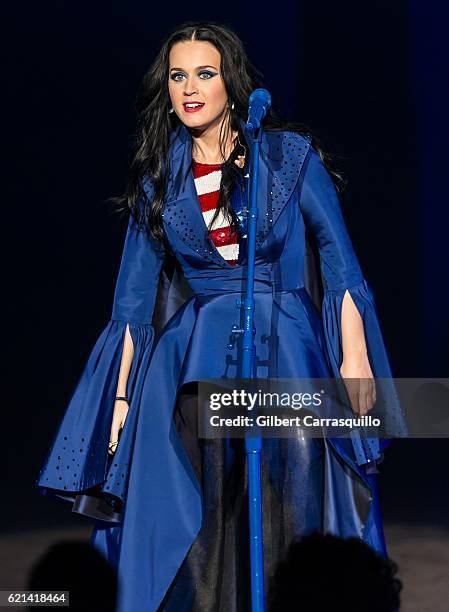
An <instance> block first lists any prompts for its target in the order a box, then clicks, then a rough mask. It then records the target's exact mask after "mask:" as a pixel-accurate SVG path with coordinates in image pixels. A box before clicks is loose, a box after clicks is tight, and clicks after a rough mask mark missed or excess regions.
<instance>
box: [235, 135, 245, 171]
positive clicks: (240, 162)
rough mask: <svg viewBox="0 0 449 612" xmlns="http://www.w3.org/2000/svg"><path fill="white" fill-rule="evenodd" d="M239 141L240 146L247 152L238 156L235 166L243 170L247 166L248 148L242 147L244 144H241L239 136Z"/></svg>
mask: <svg viewBox="0 0 449 612" xmlns="http://www.w3.org/2000/svg"><path fill="white" fill-rule="evenodd" d="M237 140H238V142H239V145H240V146H241V147H242V148H243V149H244V151H245V152H244V154H243V155H237V159H234V164H235V165H236V166H238V167H239V168H243V166H244V165H245V155H246V147H245V146H244V145H242V143H241V142H240V138H239V137H238V136H237Z"/></svg>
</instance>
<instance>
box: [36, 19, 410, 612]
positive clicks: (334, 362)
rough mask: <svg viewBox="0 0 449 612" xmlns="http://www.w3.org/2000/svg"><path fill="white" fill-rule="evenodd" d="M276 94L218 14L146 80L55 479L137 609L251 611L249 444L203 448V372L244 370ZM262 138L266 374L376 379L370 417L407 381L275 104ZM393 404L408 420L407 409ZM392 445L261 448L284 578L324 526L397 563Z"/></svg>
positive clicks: (317, 181)
mask: <svg viewBox="0 0 449 612" xmlns="http://www.w3.org/2000/svg"><path fill="white" fill-rule="evenodd" d="M260 86H262V84H261V82H260V81H259V80H258V78H257V77H256V71H255V69H254V68H253V67H252V66H251V64H250V62H249V61H248V59H247V57H246V55H245V52H244V49H243V47H242V43H241V41H240V40H239V39H238V38H237V36H236V35H235V34H234V33H233V32H232V31H231V30H229V28H227V27H224V26H221V25H217V24H203V23H199V24H196V23H194V24H192V23H188V24H186V25H183V26H182V27H180V28H179V29H178V30H176V31H175V32H174V33H172V34H171V35H170V37H169V38H168V40H167V41H166V42H165V43H164V44H163V46H162V49H161V51H160V53H159V55H158V57H157V58H156V60H155V62H154V64H153V65H152V67H151V68H150V70H149V71H148V73H147V74H146V75H145V77H144V80H143V87H142V91H141V94H140V96H139V99H138V113H139V117H138V118H139V123H138V133H137V142H136V152H135V155H134V158H133V163H132V166H131V177H130V183H129V189H128V192H127V194H126V196H125V197H124V198H123V199H122V200H120V199H119V202H125V203H126V207H127V208H128V209H129V211H130V213H131V214H130V217H129V225H128V231H127V235H126V239H125V245H124V250H123V256H122V262H121V267H120V271H119V275H118V279H117V285H116V289H115V295H114V303H113V308H112V316H111V320H110V321H109V323H108V324H107V325H106V327H105V329H104V330H103V332H102V333H101V335H100V337H99V338H98V340H97V342H96V344H95V346H94V348H93V350H92V353H91V355H90V357H89V360H88V362H87V365H86V368H85V370H84V372H83V374H82V376H81V379H80V381H79V383H78V386H77V388H76V390H75V392H74V395H73V397H72V399H71V402H70V405H69V407H68V409H67V411H66V413H65V415H64V419H63V421H62V423H61V426H60V429H59V431H58V433H57V435H56V437H55V440H54V442H53V446H52V448H51V450H50V452H49V455H48V458H47V461H46V464H45V466H44V468H43V470H41V474H40V477H39V479H38V486H39V487H40V490H41V492H42V493H45V494H51V495H56V496H59V497H63V498H66V499H69V500H74V506H73V510H74V511H77V512H82V513H85V514H87V515H89V516H93V517H95V518H96V519H97V522H96V524H95V528H94V530H93V533H92V540H91V541H92V543H93V544H94V545H95V546H96V547H97V548H98V549H99V550H101V551H102V552H103V554H104V555H105V556H106V558H108V559H109V560H110V561H111V562H112V563H113V564H114V566H115V567H116V569H117V571H118V574H119V580H120V586H121V591H120V602H119V610H120V612H138V611H139V612H140V610H146V611H151V610H157V609H159V610H176V611H179V610H201V611H202V612H204V611H206V610H226V611H232V610H235V611H237V610H247V609H250V590H249V580H250V578H249V558H248V524H247V498H246V484H247V483H246V471H245V452H244V441H243V440H241V439H225V438H221V439H203V438H198V436H197V431H196V411H195V408H196V403H195V399H196V390H197V387H196V385H197V381H200V380H205V379H206V380H207V379H218V378H229V379H233V378H235V377H237V376H239V374H240V373H241V372H240V366H241V363H240V358H239V349H240V345H239V342H236V343H234V344H233V343H232V342H231V345H230V344H229V340H230V335H231V331H232V326H233V324H235V323H238V322H239V319H238V318H237V317H238V316H239V311H238V310H237V308H236V298H238V297H242V291H243V290H244V279H245V263H246V227H245V217H244V214H243V213H242V202H244V198H245V195H246V193H247V192H246V178H245V177H246V175H247V171H248V168H249V150H248V143H247V142H246V140H245V138H244V129H243V128H244V124H245V119H246V116H247V110H248V98H249V95H250V93H251V92H252V90H253V89H254V88H256V87H260ZM263 127H264V130H263V134H262V142H261V151H260V160H259V164H260V167H259V181H258V194H257V195H258V198H257V201H258V207H259V215H258V219H257V235H256V267H255V285H254V290H255V313H254V317H255V327H256V335H255V343H256V367H255V375H256V376H257V377H258V378H327V377H335V378H340V377H342V378H343V379H344V380H347V379H363V381H361V382H363V383H364V384H360V385H359V387H358V388H357V391H356V393H355V394H354V393H353V392H352V391H351V393H350V397H351V406H352V408H353V410H354V412H355V413H357V414H360V415H365V414H367V413H368V412H369V411H370V410H371V409H372V408H373V406H374V404H375V402H376V399H377V398H376V387H375V385H374V376H375V377H391V372H390V368H389V363H388V358H387V354H386V352H385V347H384V343H383V339H382V334H381V331H380V328H379V324H378V318H377V312H376V307H375V303H374V298H373V296H372V292H371V290H370V288H369V285H368V284H367V281H366V280H365V278H364V277H363V275H362V272H361V269H360V266H359V264H358V261H357V258H356V255H355V253H354V250H353V247H352V244H351V242H350V239H349V237H348V234H347V231H346V228H345V224H344V220H343V217H342V214H341V210H340V206H339V202H338V198H337V195H336V190H335V187H334V184H333V181H332V178H331V175H330V173H329V172H328V170H327V169H326V167H325V165H324V163H323V156H322V154H320V152H319V149H318V146H317V145H316V143H315V141H314V140H311V139H310V137H309V136H308V135H307V133H306V132H305V131H304V130H303V129H302V128H301V126H300V125H298V124H286V123H282V122H281V121H280V120H279V119H277V118H276V117H275V115H274V114H273V112H272V111H271V110H270V111H269V113H268V114H267V116H266V117H265V119H264V121H263ZM309 243H310V249H313V248H314V247H316V248H317V249H318V252H319V256H320V264H321V276H322V279H323V281H324V295H323V296H322V301H321V299H320V294H319V292H318V293H317V286H318V285H317V284H316V283H315V284H314V282H313V280H314V279H317V278H318V277H317V275H316V274H314V269H313V265H312V264H313V258H312V259H311V258H310V253H311V252H312V253H313V250H311V251H310V250H309ZM318 288H319V287H318ZM314 300H316V301H317V302H316V303H317V304H318V306H319V309H321V314H322V318H321V317H320V312H319V309H317V307H316V305H315V303H314ZM231 336H232V335H231ZM348 390H349V385H348ZM384 409H385V413H386V415H387V416H388V417H389V418H390V420H391V419H393V420H394V419H396V422H400V419H401V413H400V407H399V406H398V405H397V404H396V403H395V401H394V398H390V401H388V402H387V404H386V407H385V408H384ZM384 446H385V441H380V440H379V439H378V438H373V437H371V438H367V437H365V436H362V435H361V434H354V436H353V437H351V438H350V439H349V438H335V439H333V438H324V439H315V438H310V437H309V438H307V437H304V436H298V437H296V438H264V439H263V447H262V487H263V520H264V525H263V528H264V564H265V576H266V584H267V585H268V582H269V577H270V576H271V575H272V573H273V570H274V567H275V564H276V563H277V561H278V560H279V559H280V558H281V557H282V555H283V553H284V552H285V550H286V548H287V546H288V544H289V542H290V541H291V538H292V537H293V536H295V535H301V534H305V533H307V532H310V531H313V530H322V531H330V532H332V533H334V534H336V535H340V536H342V537H347V536H357V537H359V538H361V539H363V540H364V541H365V542H367V543H368V544H369V545H370V546H372V547H373V548H374V549H375V550H377V551H379V552H381V553H382V554H384V555H385V554H386V551H385V543H384V539H383V533H382V524H381V518H380V514H379V507H378V499H377V492H376V482H375V472H376V471H377V467H376V465H377V463H379V462H380V461H381V460H382V458H383V452H382V451H383V447H384Z"/></svg>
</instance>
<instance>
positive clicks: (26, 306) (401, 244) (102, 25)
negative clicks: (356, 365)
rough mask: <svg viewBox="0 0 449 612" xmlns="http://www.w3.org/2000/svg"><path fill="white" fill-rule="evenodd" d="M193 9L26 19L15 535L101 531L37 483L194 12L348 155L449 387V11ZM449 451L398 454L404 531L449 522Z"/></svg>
mask: <svg viewBox="0 0 449 612" xmlns="http://www.w3.org/2000/svg"><path fill="white" fill-rule="evenodd" d="M194 6H195V7H196V8H195V10H193V9H192V8H191V7H190V6H189V7H187V5H184V4H181V3H180V4H177V3H176V2H171V3H170V6H169V7H168V8H167V10H166V11H165V12H162V11H160V9H159V8H158V7H157V6H155V5H151V4H150V3H148V2H132V1H128V2H126V3H123V2H117V1H115V2H107V3H106V2H101V1H100V2H98V1H97V2H95V3H87V2H78V3H72V2H70V3H69V2H61V1H59V2H46V3H31V2H25V3H21V4H19V5H17V6H15V7H13V6H11V5H9V6H8V8H7V13H6V14H5V25H6V26H7V27H6V30H7V32H6V35H5V36H4V40H5V42H6V50H5V57H6V59H7V63H6V68H5V71H4V72H3V85H4V87H3V98H4V102H6V109H7V110H6V111H5V112H4V119H5V126H4V130H5V132H4V133H5V135H6V139H5V140H4V145H5V146H4V153H5V158H4V162H3V170H4V182H3V184H4V185H6V194H5V198H4V207H3V209H4V211H5V213H6V217H7V220H6V223H5V225H4V236H5V243H6V244H5V246H6V253H5V256H4V263H5V266H4V285H3V296H4V301H5V302H6V307H7V315H6V317H5V319H4V321H5V329H4V331H5V333H6V337H7V344H6V346H7V347H8V348H7V355H6V358H7V359H6V361H7V366H6V368H5V369H4V372H5V374H6V375H5V383H6V384H5V385H4V389H3V390H4V395H3V410H2V415H3V422H2V432H3V444H4V448H5V449H6V459H7V464H5V466H6V465H7V467H6V469H5V470H4V473H3V479H2V480H3V494H4V500H5V501H4V503H3V504H1V518H2V521H1V529H2V530H4V531H8V530H13V529H22V530H23V529H32V528H34V527H37V526H50V525H54V524H64V523H65V524H72V523H73V522H76V521H78V522H85V521H86V520H87V519H86V518H85V517H80V516H79V515H75V514H72V513H71V512H70V504H68V503H66V502H62V501H56V500H49V499H45V498H43V497H42V496H41V495H40V494H39V493H38V491H37V489H36V488H35V487H34V483H35V480H36V479H37V477H38V473H39V470H40V468H41V467H42V463H43V461H44V459H45V455H46V453H47V452H48V449H49V445H50V443H51V441H52V438H53V436H54V434H55V432H56V428H57V426H58V424H59V422H60V420H61V418H62V415H63V413H64V410H65V408H66V406H67V404H68V401H69V399H70V396H71V394H72V392H73V390H74V386H75V384H76V383H77V381H78V378H79V376H80V374H81V371H82V368H83V367H84V364H85V362H86V359H87V356H88V354H89V352H90V350H91V349H92V347H93V344H94V342H95V340H96V338H97V337H98V335H99V333H100V332H101V330H102V329H103V327H104V326H105V325H106V323H107V321H108V320H109V318H110V314H111V308H112V297H113V290H114V283H115V279H116V275H117V272H118V266H119V262H120V255H121V249H122V241H123V237H124V232H125V225H124V222H123V221H120V220H119V219H118V217H116V216H114V215H113V214H112V213H111V210H110V207H109V205H108V204H107V203H106V199H107V198H108V197H110V196H112V195H117V194H119V193H121V192H122V191H123V189H124V186H125V181H126V169H127V156H128V148H129V144H130V138H131V134H132V132H133V129H134V112H133V104H134V98H135V94H136V92H137V88H138V85H139V82H140V79H141V78H142V76H143V74H144V72H145V71H146V70H147V68H148V67H149V65H150V64H151V62H152V60H153V58H154V56H155V54H156V52H157V50H158V48H159V46H160V44H161V42H162V40H163V38H164V37H165V35H166V34H167V33H168V31H169V29H171V28H172V27H174V26H175V25H176V24H180V23H181V22H183V21H184V20H186V19H203V20H208V19H213V20H218V21H222V22H224V23H226V24H228V25H230V26H231V27H233V28H234V29H235V30H236V31H237V33H238V34H239V36H240V37H241V38H242V39H243V41H244V43H245V46H246V48H247V51H248V54H249V56H250V59H251V61H252V62H253V63H254V64H255V65H256V67H258V68H259V70H261V71H262V73H263V75H264V79H265V85H266V87H267V88H268V89H269V90H270V92H271V94H272V99H273V106H274V107H275V109H276V110H277V111H278V112H279V113H280V114H281V115H282V116H284V117H285V118H287V119H290V120H296V121H301V122H303V123H306V124H307V125H309V127H310V128H311V129H312V130H313V131H314V132H316V134H317V135H318V136H319V137H320V139H321V141H322V144H323V146H324V147H325V148H326V150H327V151H328V152H329V153H332V154H334V155H335V156H336V157H337V161H338V166H339V168H340V169H341V170H343V171H344V173H345V176H346V178H347V180H348V187H347V190H346V192H345V195H344V200H343V208H344V214H345V218H346V222H347V225H348V229H349V231H350V234H351V237H352V240H353V243H354V247H355V249H356V252H357V254H358V257H359V261H360V263H361V266H362V270H363V271H364V274H365V276H366V277H367V279H368V280H369V283H370V285H371V286H372V288H373V291H374V294H375V296H376V302H377V305H378V309H379V313H380V319H381V325H382V329H383V332H384V337H385V341H386V344H387V349H388V351H389V355H390V359H391V365H392V369H393V373H394V375H395V376H397V377H425V376H428V377H445V376H448V359H447V346H448V343H449V323H448V315H447V313H448V311H449V310H448V299H447V298H448V280H447V279H448V275H447V263H448V257H447V240H448V239H447V230H448V227H449V225H448V213H447V208H448V202H449V199H448V195H449V194H448V191H449V187H448V181H447V168H446V166H447V143H448V136H449V134H448V121H447V117H446V113H447V108H448V107H449V106H448V103H449V91H448V83H449V81H448V79H447V73H448V71H447V59H446V58H447V52H448V44H449V43H448V42H447V39H445V36H446V32H445V23H447V20H446V19H445V16H444V15H441V14H440V9H438V10H436V9H435V6H432V3H431V2H428V3H426V4H425V6H422V3H418V0H416V1H415V2H405V1H403V0H394V1H393V2H391V0H390V1H387V0H383V1H374V2H371V3H369V4H366V3H360V2H355V1H349V2H344V3H336V2H331V1H330V0H328V1H322V2H318V1H316V0H315V1H314V2H302V3H293V2H292V3H287V2H283V3H276V4H275V5H274V6H272V11H273V14H268V13H266V12H263V13H262V15H261V16H260V17H259V18H257V19H256V20H255V21H253V15H254V14H255V13H256V12H257V8H258V5H255V4H251V3H249V4H247V5H242V4H241V3H233V4H226V5H225V4H223V3H220V7H221V9H220V10H218V9H212V8H210V5H209V4H207V5H206V4H205V5H204V6H205V10H200V7H201V3H195V5H194ZM267 8H270V5H268V7H267ZM9 347H10V348H9ZM447 450H448V444H447V442H446V441H438V440H433V441H424V440H397V441H394V442H393V443H392V445H391V446H390V448H389V449H388V451H387V457H386V460H385V463H384V464H383V466H382V471H381V473H380V475H379V480H378V482H379V488H380V495H381V505H382V511H383V516H384V519H385V521H398V522H408V521H410V522H424V523H426V522H427V523H430V524H446V523H447V521H448V519H447V517H448V516H449V513H448V512H447V510H448V506H449V503H448V502H449V499H448V492H447V491H448V489H447ZM443 483H446V487H444V486H442V484H443Z"/></svg>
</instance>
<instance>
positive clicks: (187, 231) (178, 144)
mask: <svg viewBox="0 0 449 612" xmlns="http://www.w3.org/2000/svg"><path fill="white" fill-rule="evenodd" d="M240 125H241V127H242V129H243V127H244V125H245V123H244V121H243V120H242V119H240ZM309 147H310V141H309V140H308V139H307V138H306V137H303V136H301V135H300V134H297V133H295V132H287V131H272V132H270V131H263V132H262V138H261V144H260V158H259V177H258V188H257V202H258V207H259V209H258V211H259V212H258V216H257V227H256V251H257V250H258V249H260V247H261V246H262V245H263V243H264V242H265V240H266V239H267V236H268V234H269V233H270V231H271V228H272V227H273V226H274V224H275V223H276V221H277V219H278V218H279V216H280V214H281V212H282V210H283V209H284V207H285V205H286V204H287V202H288V201H289V199H290V196H291V195H292V193H293V191H294V189H295V187H296V183H297V180H298V177H299V175H300V172H301V169H302V166H303V163H304V159H305V157H306V154H307V152H308V150H309ZM191 159H192V138H191V135H190V132H189V130H188V129H187V128H186V126H185V125H184V124H182V123H181V124H180V125H179V126H178V127H177V128H176V130H174V131H173V133H172V135H171V139H170V174H169V178H168V185H167V190H166V196H165V201H164V208H163V221H164V225H165V226H166V229H168V228H170V229H171V230H173V231H174V232H176V234H177V235H178V236H179V238H181V240H182V241H183V242H184V243H185V244H186V245H187V246H188V247H190V248H191V249H193V250H194V251H196V252H197V253H199V254H200V255H201V256H203V257H204V258H205V259H208V260H210V261H213V262H215V263H217V264H219V265H220V266H223V267H225V268H232V269H235V268H236V267H238V266H231V264H230V263H229V262H227V261H226V260H225V259H224V258H223V257H222V256H221V255H220V253H219V251H218V250H217V248H216V247H215V245H214V243H213V241H212V239H211V237H210V236H209V232H208V230H207V227H206V224H205V222H204V218H203V215H202V212H201V209H200V206H199V203H198V198H197V193H196V188H195V183H194V179H193V173H192V170H191Z"/></svg>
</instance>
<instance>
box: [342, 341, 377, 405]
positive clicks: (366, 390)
mask: <svg viewBox="0 0 449 612" xmlns="http://www.w3.org/2000/svg"><path fill="white" fill-rule="evenodd" d="M340 374H341V377H342V378H343V382H344V384H345V387H346V389H347V391H348V395H349V399H350V402H351V407H352V411H353V412H354V414H356V415H357V416H364V415H366V414H368V412H369V410H371V408H372V407H373V406H374V404H375V402H376V383H375V380H374V376H373V373H372V371H371V366H370V363H369V360H368V355H367V354H366V353H365V352H364V353H360V354H355V355H348V356H344V357H343V363H342V364H341V367H340Z"/></svg>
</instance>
